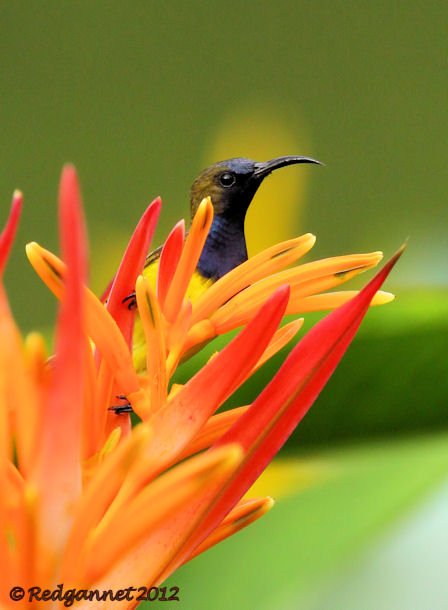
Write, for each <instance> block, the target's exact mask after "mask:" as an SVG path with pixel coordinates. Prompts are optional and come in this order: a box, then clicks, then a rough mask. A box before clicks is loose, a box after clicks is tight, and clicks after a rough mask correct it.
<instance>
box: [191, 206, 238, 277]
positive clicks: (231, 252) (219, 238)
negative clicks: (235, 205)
mask: <svg viewBox="0 0 448 610" xmlns="http://www.w3.org/2000/svg"><path fill="white" fill-rule="evenodd" d="M246 260H247V248H246V239H245V237H244V218H242V219H235V218H232V219H229V218H225V217H223V216H219V215H217V216H215V218H214V219H213V222H212V226H211V228H210V232H209V234H208V237H207V240H206V242H205V245H204V248H203V250H202V254H201V257H200V259H199V263H198V267H197V268H198V271H199V272H200V273H201V275H203V276H204V277H207V278H212V279H215V280H217V279H219V278H220V277H222V276H223V275H225V274H226V273H228V272H229V271H231V270H232V269H233V268H234V267H237V266H238V265H240V264H241V263H243V262H244V261H246Z"/></svg>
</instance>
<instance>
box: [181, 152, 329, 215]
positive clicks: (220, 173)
mask: <svg viewBox="0 0 448 610" xmlns="http://www.w3.org/2000/svg"><path fill="white" fill-rule="evenodd" d="M297 163H317V164H318V165H321V163H320V161H316V160H315V159H311V158H310V157H298V156H285V157H277V158H275V159H271V160H270V161H264V162H258V161H253V160H252V159H245V158H242V157H241V158H236V159H227V160H226V161H219V162H218V163H215V164H214V165H211V166H210V167H207V168H206V169H205V170H203V171H202V172H201V173H200V174H199V176H198V177H197V178H196V180H195V181H194V182H193V185H192V187H191V214H192V216H194V214H195V212H196V210H197V207H198V205H199V204H200V203H201V201H202V199H204V197H207V196H210V198H211V200H212V203H213V208H214V212H215V216H221V217H225V218H227V219H228V220H230V221H234V222H238V221H240V222H244V217H245V215H246V212H247V209H248V207H249V205H250V203H251V201H252V199H253V197H254V195H255V193H256V192H257V190H258V188H259V186H260V185H261V183H262V182H263V180H264V179H265V178H266V176H268V175H269V174H270V173H271V172H273V171H275V170H276V169H279V168H280V167H286V166H287V165H295V164H297Z"/></svg>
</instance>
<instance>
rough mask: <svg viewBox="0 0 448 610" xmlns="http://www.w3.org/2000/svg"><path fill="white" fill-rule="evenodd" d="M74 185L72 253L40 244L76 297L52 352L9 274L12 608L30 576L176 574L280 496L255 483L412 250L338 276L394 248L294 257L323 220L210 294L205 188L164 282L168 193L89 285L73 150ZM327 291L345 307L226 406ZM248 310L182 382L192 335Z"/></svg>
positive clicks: (9, 231)
mask: <svg viewBox="0 0 448 610" xmlns="http://www.w3.org/2000/svg"><path fill="white" fill-rule="evenodd" d="M59 199H60V234H61V251H62V258H61V259H59V258H58V257H57V256H55V255H54V254H52V253H51V252H49V251H47V250H45V249H44V248H42V247H40V246H39V245H37V244H35V243H32V244H29V245H28V246H27V254H28V257H29V259H30V261H31V263H32V265H33V267H34V268H35V270H36V271H37V273H38V274H39V275H40V277H41V278H42V279H43V280H44V282H45V283H46V284H47V285H48V287H49V288H50V289H51V290H52V291H53V292H54V293H55V295H56V296H57V297H58V298H59V299H60V300H61V305H60V309H59V315H58V320H57V327H56V350H55V355H54V356H53V357H52V358H50V359H47V355H46V352H45V347H44V341H43V339H42V338H41V337H40V335H38V334H36V333H33V334H32V335H30V336H29V337H27V338H26V339H25V340H23V339H22V338H21V336H20V334H19V332H18V330H17V328H16V326H15V323H14V321H13V318H12V316H11V313H10V310H9V305H8V301H7V297H6V294H5V291H4V289H3V287H2V286H0V400H1V404H0V480H1V482H2V494H1V495H0V527H1V531H0V561H1V565H2V568H3V569H2V570H1V571H0V607H1V608H3V607H5V608H6V607H10V603H11V602H10V601H9V591H10V589H11V587H12V586H15V585H20V586H22V587H24V588H25V589H27V588H28V587H31V586H33V585H38V586H40V587H42V588H45V587H46V588H49V589H54V588H55V587H56V585H57V584H58V583H64V587H65V588H71V587H77V588H83V589H89V588H97V589H100V590H107V589H124V588H126V587H129V586H131V585H136V584H137V585H139V586H140V585H142V586H143V585H146V586H151V585H155V584H158V583H161V582H162V581H163V580H164V579H165V578H166V577H167V576H169V575H170V574H171V573H172V572H173V571H174V570H175V569H176V568H177V567H178V566H180V565H181V564H183V563H185V562H186V561H188V560H190V559H191V558H193V557H194V556H196V555H197V554H198V553H200V552H203V551H205V550H206V549H207V548H209V547H210V546H212V545H214V544H216V543H218V542H219V541H220V540H222V539H224V538H226V537H228V536H230V535H232V534H233V533H234V532H236V531H238V530H239V529H241V527H244V526H246V525H247V524H249V523H251V522H252V521H254V520H255V519H257V518H258V517H260V516H261V515H263V514H264V513H265V512H266V511H267V510H269V509H270V508H271V506H272V504H273V501H272V499H270V498H256V499H250V500H247V499H242V498H243V496H244V494H245V493H246V491H247V489H248V488H249V487H250V486H251V485H252V483H253V482H254V481H255V479H256V478H257V477H258V476H259V474H260V473H261V472H262V471H263V469H264V468H265V467H266V466H267V465H268V463H269V462H270V461H271V460H272V458H273V457H274V456H275V454H276V453H277V451H278V450H279V449H280V447H281V446H282V445H283V444H284V442H285V441H286V439H287V438H288V436H289V435H290V433H291V432H292V430H293V429H294V427H295V426H296V425H297V424H298V422H299V421H300V420H301V418H302V417H303V416H304V415H305V413H306V411H307V410H308V409H309V407H310V406H311V404H312V403H313V401H314V400H315V398H316V397H317V395H318V394H319V392H320V391H321V389H322V387H323V386H324V385H325V383H326V381H327V379H328V378H329V376H330V375H331V373H332V372H333V370H334V369H335V367H336V366H337V364H338V362H339V360H340V358H341V357H342V355H343V353H344V352H345V350H346V349H347V347H348V345H349V343H350V342H351V340H352V338H353V336H354V335H355V333H356V330H357V328H358V326H359V324H360V323H361V320H362V318H363V317H364V315H365V313H366V311H367V309H368V307H369V305H370V304H371V302H372V301H373V302H377V303H381V302H386V301H388V300H390V299H391V296H390V295H388V294H387V293H382V292H378V291H379V288H380V287H381V284H382V283H383V281H384V280H385V278H386V276H387V274H388V273H389V271H390V269H391V268H392V266H393V264H394V263H395V260H396V258H397V257H398V255H397V256H396V257H394V259H392V260H391V261H390V262H389V263H388V264H387V265H386V266H385V267H384V269H383V270H382V271H381V272H380V273H379V274H378V275H377V276H376V277H375V278H374V279H373V280H372V281H371V282H370V283H369V284H368V285H367V286H366V287H365V288H364V289H363V290H362V291H361V292H360V293H359V294H355V293H354V292H329V293H327V292H323V291H327V290H329V289H331V288H335V287H337V286H339V284H341V283H342V282H344V281H346V280H347V279H349V278H350V277H351V276H353V275H355V274H357V273H359V272H360V271H363V270H366V269H369V268H371V267H373V266H375V265H376V264H377V263H378V262H379V260H380V258H381V255H380V254H379V253H373V254H360V255H351V256H345V257H336V258H333V259H327V260H324V261H317V262H314V263H307V264H305V265H301V266H299V267H292V268H291V267H290V265H291V264H293V263H295V262H296V261H297V260H298V259H299V258H300V257H301V256H303V255H304V254H305V253H306V252H308V250H309V249H310V248H311V247H312V245H313V243H314V237H313V236H312V235H305V236H302V237H299V238H297V239H295V240H289V241H288V242H284V243H282V244H279V245H277V246H274V247H272V248H270V249H268V250H266V251H265V252H262V253H260V254H259V255H257V256H256V257H254V258H252V259H250V260H249V261H247V262H246V263H244V264H243V265H241V266H240V267H238V268H236V269H234V270H233V271H231V272H230V273H229V274H228V275H226V276H224V277H223V278H221V279H220V280H219V281H218V282H216V283H215V284H213V285H211V286H209V287H208V288H207V289H206V290H204V292H203V294H202V295H201V296H200V297H199V298H198V299H197V300H196V301H194V302H193V303H192V302H190V300H189V298H188V286H189V281H190V278H191V276H192V274H193V272H194V269H195V267H196V263H197V260H198V258H199V256H200V252H201V249H202V246H203V244H204V241H205V239H206V237H207V232H208V229H209V227H210V224H211V221H212V217H213V207H212V204H211V202H210V200H209V199H205V200H204V201H203V202H202V204H201V205H200V206H199V208H198V211H197V213H196V216H195V218H194V220H193V224H192V228H191V230H190V232H189V234H188V237H187V238H186V239H185V238H184V228H183V224H182V223H179V224H178V225H176V227H175V229H174V230H173V232H172V233H171V235H170V237H169V239H168V240H167V242H166V244H165V247H164V249H163V253H162V257H161V261H160V265H159V269H158V277H157V281H156V283H155V284H154V285H153V284H151V282H149V281H148V280H147V279H145V278H143V277H142V276H140V274H141V271H142V268H143V265H144V260H145V254H146V252H147V251H148V249H149V245H150V241H151V237H152V234H153V232H154V228H155V225H156V222H157V218H158V215H159V212H160V208H161V202H160V200H155V201H154V202H153V203H152V204H151V205H150V206H149V207H148V209H147V210H146V212H145V213H144V215H143V216H142V219H141V220H140V222H139V224H138V226H137V228H136V230H135V232H134V234H133V236H132V238H131V240H130V242H129V246H128V248H127V250H126V252H125V254H124V257H123V260H122V263H121V265H120V267H119V269H118V271H117V274H116V276H115V278H114V281H113V282H112V284H111V286H110V289H109V290H108V294H107V303H106V304H103V303H102V302H101V301H100V300H99V299H98V298H97V297H96V296H95V295H94V294H93V293H92V292H91V291H90V290H89V289H88V288H87V287H86V285H85V277H86V273H87V270H86V265H87V263H86V251H87V248H86V238H85V229H84V223H83V215H82V206H81V199H80V193H79V186H78V180H77V176H76V172H75V170H74V168H73V167H71V166H67V167H66V168H65V169H64V172H63V175H62V179H61V187H60V196H59ZM20 207H21V195H20V193H16V194H15V195H14V198H13V205H12V210H11V214H10V217H9V221H8V223H7V225H6V228H5V230H4V232H3V233H2V235H1V238H0V273H2V272H3V269H4V266H5V264H6V260H7V257H8V253H9V251H10V248H11V245H12V242H13V238H14V233H15V229H16V227H17V222H18V218H19V215H20ZM134 290H135V291H136V299H137V304H138V311H139V315H140V317H141V321H142V324H143V329H144V335H145V340H146V345H147V355H146V372H145V373H143V374H142V373H139V372H137V371H136V370H135V368H134V364H133V357H132V337H133V323H134V316H135V312H134V311H133V310H131V309H129V308H128V307H127V306H126V304H124V303H123V300H124V299H125V298H126V297H127V296H128V295H129V294H131V293H132V292H133V291H134ZM320 308H326V309H327V308H330V309H331V308H337V309H336V310H335V311H333V312H332V313H330V314H329V315H328V316H327V317H326V318H324V319H323V320H322V321H321V322H320V323H318V324H317V325H316V326H315V327H314V328H313V329H312V330H311V331H310V332H309V333H308V334H307V335H306V336H305V337H304V338H303V339H302V340H301V341H300V342H299V343H298V344H297V345H296V347H295V348H294V349H293V351H292V352H291V354H290V356H289V357H288V359H287V360H286V361H285V363H284V365H283V366H282V367H281V369H280V370H279V372H278V373H277V375H276V376H275V377H274V378H273V379H272V381H271V382H270V383H269V384H268V385H267V387H266V388H265V390H264V391H263V392H262V393H261V394H260V396H259V397H258V398H257V399H256V400H255V401H254V403H253V404H252V405H248V406H244V407H240V408H237V409H234V410H232V411H229V412H226V413H222V414H218V415H217V414H216V411H217V409H218V408H219V407H220V406H221V405H222V403H223V402H224V401H225V400H226V399H227V398H228V397H229V396H230V395H231V394H232V392H234V391H235V390H236V389H237V388H238V387H239V386H240V385H241V384H242V383H243V382H244V381H245V380H246V379H247V378H248V377H249V376H250V375H251V374H252V373H253V372H254V371H255V370H256V369H257V368H258V367H259V366H261V364H262V363H263V362H265V361H266V360H267V359H268V358H269V357H270V356H272V355H273V354H274V353H276V352H277V351H278V350H279V349H280V348H281V347H283V346H284V345H285V344H286V343H287V342H288V341H289V340H290V339H291V338H292V337H293V336H294V335H295V334H296V332H297V331H298V330H299V328H300V325H301V321H300V320H298V321H295V322H292V323H289V324H287V325H286V326H284V327H282V328H279V324H280V322H281V320H282V318H283V316H284V315H285V314H286V313H301V312H306V311H310V310H316V309H320ZM239 326H242V330H241V332H240V333H239V334H238V335H237V336H236V337H235V338H234V339H233V340H232V341H231V342H230V343H229V344H228V345H227V346H226V347H225V348H223V349H222V350H221V351H220V352H219V353H217V354H215V355H214V356H213V358H211V359H210V360H209V362H208V363H207V364H206V365H205V366H204V367H203V368H202V369H201V370H199V371H198V372H197V373H196V375H194V376H193V377H192V378H191V379H190V380H189V381H188V382H187V383H186V384H185V385H184V386H180V387H179V386H171V385H170V379H171V377H172V375H173V373H174V371H175V369H176V367H177V366H178V363H179V362H180V361H181V360H182V359H185V358H186V357H188V354H189V353H191V352H192V351H195V350H197V349H199V347H200V346H201V345H202V344H204V343H205V342H207V341H209V340H211V339H212V338H213V337H215V336H217V335H218V334H222V333H223V332H226V331H228V330H230V329H234V328H237V327H239ZM120 396H124V397H126V400H127V401H129V403H130V404H131V405H132V407H133V410H134V411H135V412H136V413H137V414H138V415H139V416H140V418H141V420H142V421H141V423H140V424H138V425H137V426H135V427H134V428H132V427H131V425H130V418H129V416H128V415H127V414H121V415H117V414H116V413H115V412H114V411H111V410H110V408H109V407H110V406H111V405H116V404H117V401H118V402H119V399H118V398H117V397H120ZM8 604H9V605H8ZM23 604H24V607H29V606H28V605H27V604H26V603H25V601H24V602H23ZM41 605H42V606H43V607H45V608H56V607H63V602H61V601H53V602H48V601H47V602H42V603H41ZM90 605H91V604H90ZM90 605H89V602H87V601H86V602H82V601H79V602H76V603H75V605H74V607H76V608H89V607H90ZM135 605H136V602H135V601H130V600H126V599H124V600H122V601H116V602H114V603H113V607H117V608H132V607H134V606H135ZM109 606H110V603H109ZM18 607H20V603H19V604H18ZM35 607H39V604H38V603H37V604H35ZM95 607H96V608H99V607H107V605H106V606H102V603H100V602H99V603H96V604H95Z"/></svg>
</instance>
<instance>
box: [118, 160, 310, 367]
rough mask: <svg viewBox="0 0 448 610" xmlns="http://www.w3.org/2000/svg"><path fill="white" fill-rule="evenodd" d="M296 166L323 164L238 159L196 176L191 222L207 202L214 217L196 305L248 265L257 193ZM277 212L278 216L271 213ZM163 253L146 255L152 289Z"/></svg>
mask: <svg viewBox="0 0 448 610" xmlns="http://www.w3.org/2000/svg"><path fill="white" fill-rule="evenodd" d="M297 163H316V164H318V165H322V164H321V163H320V161H317V160H316V159H312V158H310V157H300V156H284V157H276V158H275V159H271V160H270V161H264V162H258V161H253V160H252V159H246V158H242V157H239V158H235V159H227V160H225V161H219V162H218V163H214V164H213V165H211V166H210V167H207V168H206V169H204V170H203V171H202V172H201V173H200V174H199V175H198V177H197V178H196V180H195V181H194V182H193V185H192V187H191V192H190V209H191V217H193V216H194V214H195V212H196V210H197V208H198V206H199V204H200V203H201V201H202V200H203V199H204V198H205V197H210V198H211V201H212V205H213V212H214V216H213V222H212V225H211V227H210V231H209V234H208V236H207V239H206V242H205V245H204V248H203V250H202V254H201V256H200V259H199V262H198V265H197V267H196V271H195V273H194V274H193V277H192V279H191V281H190V284H189V288H188V296H189V298H190V299H191V300H192V301H194V300H195V297H196V298H197V297H198V296H199V295H200V294H201V293H202V292H203V291H204V290H206V288H207V286H209V285H210V283H213V282H216V280H218V279H219V278H220V277H222V276H223V275H225V274H226V273H228V272H229V271H231V270H232V269H233V268H234V267H236V266H238V265H240V264H241V263H243V262H244V261H246V260H247V246H246V237H245V234H244V220H245V217H246V212H247V210H248V208H249V206H250V204H251V202H252V199H253V197H254V195H255V193H256V192H257V190H258V188H259V187H260V185H261V183H262V182H263V180H264V179H265V178H266V176H268V175H269V174H270V173H271V172H273V171H275V170H277V169H279V168H281V167H286V166H288V165H294V164H297ZM273 213H278V212H275V210H273ZM160 253H161V248H158V249H157V250H154V251H153V252H151V253H150V254H149V255H148V257H147V259H146V264H145V269H144V271H143V275H144V276H145V277H147V278H149V279H150V281H151V283H152V284H153V285H155V283H156V276H157V268H158V263H159V259H160ZM132 296H134V295H132ZM134 299H135V296H134ZM134 303H135V300H134V302H133V304H134ZM128 304H129V301H128ZM145 359H146V344H145V339H144V334H143V330H142V327H141V323H140V321H139V320H138V319H137V320H136V325H135V331H134V364H135V367H136V369H137V370H144V369H145V366H146V361H145Z"/></svg>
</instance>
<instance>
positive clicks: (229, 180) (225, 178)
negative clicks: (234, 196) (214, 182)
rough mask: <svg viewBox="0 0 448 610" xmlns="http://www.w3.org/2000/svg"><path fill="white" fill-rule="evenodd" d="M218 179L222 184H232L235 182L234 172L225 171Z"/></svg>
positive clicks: (227, 185) (226, 185)
mask: <svg viewBox="0 0 448 610" xmlns="http://www.w3.org/2000/svg"><path fill="white" fill-rule="evenodd" d="M219 181H220V183H221V184H222V186H225V187H229V186H233V185H234V184H235V182H236V178H235V174H231V173H230V172H225V173H224V174H221V175H220V176H219Z"/></svg>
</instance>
